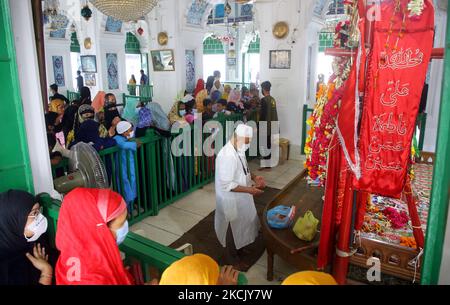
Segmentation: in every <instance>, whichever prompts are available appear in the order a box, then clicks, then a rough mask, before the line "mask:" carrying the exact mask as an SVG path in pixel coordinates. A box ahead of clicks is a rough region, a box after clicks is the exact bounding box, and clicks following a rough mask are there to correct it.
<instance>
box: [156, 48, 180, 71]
mask: <svg viewBox="0 0 450 305" xmlns="http://www.w3.org/2000/svg"><path fill="white" fill-rule="evenodd" d="M150 53H151V56H152V62H153V71H156V72H161V71H175V59H174V56H173V50H154V51H151V52H150Z"/></svg>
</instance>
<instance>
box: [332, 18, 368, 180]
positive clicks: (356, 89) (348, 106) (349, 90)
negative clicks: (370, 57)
mask: <svg viewBox="0 0 450 305" xmlns="http://www.w3.org/2000/svg"><path fill="white" fill-rule="evenodd" d="M358 27H359V31H360V33H361V35H360V39H361V41H360V48H359V49H357V50H356V51H355V54H354V55H353V56H352V60H353V65H352V68H351V71H350V75H349V77H348V79H347V81H346V82H345V93H344V95H343V97H342V101H341V107H340V109H339V116H338V121H337V129H336V132H337V134H338V136H339V141H340V142H341V145H342V149H343V153H344V156H345V159H346V160H347V163H348V166H349V167H350V168H351V170H352V171H353V173H354V174H355V175H357V176H358V175H359V174H360V164H359V156H358V151H357V143H358V124H359V116H360V112H361V110H360V102H359V96H360V92H363V90H364V82H365V80H364V71H365V64H366V51H365V48H364V19H362V18H361V19H360V20H359V22H358Z"/></svg>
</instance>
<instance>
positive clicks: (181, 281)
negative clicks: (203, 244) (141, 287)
mask: <svg viewBox="0 0 450 305" xmlns="http://www.w3.org/2000/svg"><path fill="white" fill-rule="evenodd" d="M238 276H239V271H237V270H234V269H233V268H232V267H231V266H225V267H223V268H222V270H220V267H219V265H218V264H217V263H216V261H215V260H213V259H212V258H211V257H209V256H207V255H204V254H194V255H190V256H186V257H183V258H182V259H180V260H178V261H176V262H174V263H173V264H172V265H170V266H169V267H168V268H167V269H166V270H165V271H164V273H163V274H162V276H161V280H160V282H159V284H160V285H236V284H237V279H238Z"/></svg>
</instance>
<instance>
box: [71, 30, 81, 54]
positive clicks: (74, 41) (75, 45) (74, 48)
mask: <svg viewBox="0 0 450 305" xmlns="http://www.w3.org/2000/svg"><path fill="white" fill-rule="evenodd" d="M70 52H74V53H80V52H81V49H80V43H79V42H78V37H77V32H73V33H72V36H71V37H70Z"/></svg>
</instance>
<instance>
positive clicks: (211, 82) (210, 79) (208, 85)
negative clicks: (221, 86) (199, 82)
mask: <svg viewBox="0 0 450 305" xmlns="http://www.w3.org/2000/svg"><path fill="white" fill-rule="evenodd" d="M213 86H214V76H212V75H211V76H209V77H208V78H207V79H206V86H205V88H206V91H208V94H211V89H212V87H213Z"/></svg>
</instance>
